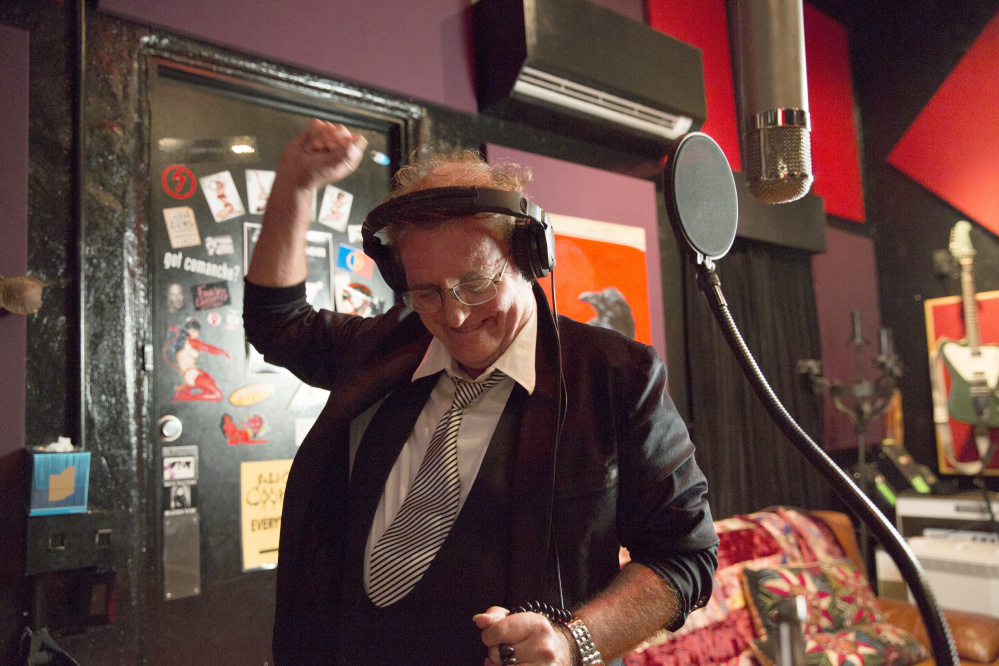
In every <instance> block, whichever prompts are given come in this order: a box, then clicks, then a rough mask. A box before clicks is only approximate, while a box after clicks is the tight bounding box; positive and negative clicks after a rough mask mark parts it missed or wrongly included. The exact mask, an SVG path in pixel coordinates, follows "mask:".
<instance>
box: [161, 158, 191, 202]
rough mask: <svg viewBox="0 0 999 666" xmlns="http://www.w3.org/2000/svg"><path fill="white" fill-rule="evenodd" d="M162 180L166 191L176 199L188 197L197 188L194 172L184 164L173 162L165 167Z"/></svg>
mask: <svg viewBox="0 0 999 666" xmlns="http://www.w3.org/2000/svg"><path fill="white" fill-rule="evenodd" d="M160 181H161V182H162V183H163V189H164V190H166V193H167V194H169V195H170V196H172V197H173V198H174V199H187V198H188V197H190V196H191V195H192V194H194V190H195V189H197V183H196V181H195V180H194V174H193V173H191V170H190V169H188V168H187V167H186V166H184V165H182V164H173V165H171V166H168V167H167V168H166V169H164V170H163V177H162V178H161V179H160Z"/></svg>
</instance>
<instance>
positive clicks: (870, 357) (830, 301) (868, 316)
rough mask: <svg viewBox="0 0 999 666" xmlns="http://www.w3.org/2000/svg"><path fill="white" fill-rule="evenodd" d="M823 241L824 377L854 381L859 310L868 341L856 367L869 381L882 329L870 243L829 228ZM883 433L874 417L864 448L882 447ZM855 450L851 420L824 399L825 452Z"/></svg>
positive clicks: (818, 278) (818, 287)
mask: <svg viewBox="0 0 999 666" xmlns="http://www.w3.org/2000/svg"><path fill="white" fill-rule="evenodd" d="M826 242H827V246H828V249H827V251H826V253H825V254H820V255H816V256H815V257H814V258H813V259H812V275H813V279H814V282H815V300H816V307H817V308H818V313H819V331H820V335H821V339H822V361H823V374H824V375H825V376H826V377H827V378H829V379H836V380H838V381H839V382H840V383H841V384H844V385H849V384H852V383H853V381H854V380H855V379H856V375H857V369H856V368H857V361H856V358H857V357H856V347H853V346H850V345H847V340H849V339H851V337H852V334H853V311H854V310H860V322H861V326H862V328H863V331H864V335H865V336H866V337H867V338H868V339H869V340H870V341H871V342H870V344H868V345H867V346H866V347H862V348H861V353H860V358H861V361H860V369H861V372H862V373H863V376H864V378H866V379H869V380H873V379H875V378H876V377H877V376H878V372H879V371H878V369H877V367H876V366H875V363H874V359H875V357H876V356H877V355H878V353H879V352H880V347H879V341H880V331H881V308H880V306H879V305H878V278H877V271H876V269H875V260H874V242H873V241H872V240H870V239H869V238H864V237H863V236H857V235H854V234H851V233H848V232H845V231H840V230H838V229H834V228H832V227H829V228H828V229H826ZM848 404H851V403H849V402H848ZM882 432H883V428H882V423H881V419H874V420H873V421H872V422H871V423H870V424H869V426H868V428H867V446H868V447H870V446H872V445H874V444H877V443H880V441H881V436H882ZM856 446H857V434H856V430H855V429H854V426H853V424H852V423H851V422H850V420H849V417H848V416H847V415H846V414H843V413H841V412H839V411H837V410H836V408H835V407H833V405H832V402H831V401H830V400H829V399H828V398H826V410H825V442H824V443H823V448H825V449H826V450H832V449H841V448H850V447H856Z"/></svg>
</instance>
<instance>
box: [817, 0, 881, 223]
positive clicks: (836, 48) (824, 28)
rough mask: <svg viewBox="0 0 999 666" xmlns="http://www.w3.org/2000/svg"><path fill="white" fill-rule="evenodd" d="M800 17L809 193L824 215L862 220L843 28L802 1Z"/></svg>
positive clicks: (848, 65)
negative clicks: (809, 145)
mask: <svg viewBox="0 0 999 666" xmlns="http://www.w3.org/2000/svg"><path fill="white" fill-rule="evenodd" d="M804 18H805V66H806V69H807V72H808V109H809V112H810V114H811V117H812V171H813V173H814V174H815V183H814V184H813V185H812V194H815V195H817V196H820V197H822V198H823V200H824V202H825V208H826V213H828V214H829V215H835V216H837V217H842V218H846V219H848V220H853V221H854V222H863V221H864V220H865V219H866V217H865V216H864V189H863V185H862V184H861V180H860V155H859V151H858V149H857V127H856V123H855V122H854V115H853V84H852V83H851V74H850V49H849V44H848V40H847V34H846V28H844V27H843V25H842V24H840V23H839V22H837V21H835V20H833V19H831V18H829V17H828V16H826V15H825V14H823V13H822V12H820V11H819V10H817V9H815V8H813V7H812V6H811V5H809V4H808V3H807V2H806V3H805V4H804Z"/></svg>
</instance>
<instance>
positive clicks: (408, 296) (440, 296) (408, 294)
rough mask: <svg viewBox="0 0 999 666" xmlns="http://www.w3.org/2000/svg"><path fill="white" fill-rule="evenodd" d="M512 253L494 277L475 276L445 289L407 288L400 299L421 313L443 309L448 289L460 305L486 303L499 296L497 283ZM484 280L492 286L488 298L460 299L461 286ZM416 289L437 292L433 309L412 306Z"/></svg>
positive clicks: (469, 305)
mask: <svg viewBox="0 0 999 666" xmlns="http://www.w3.org/2000/svg"><path fill="white" fill-rule="evenodd" d="M512 255H513V253H512V252H510V253H508V254H507V255H506V259H504V260H503V267H502V268H500V270H499V273H498V274H497V276H496V277H485V278H476V279H474V280H467V281H465V282H459V283H458V284H456V285H454V286H453V287H448V288H447V289H441V288H440V287H424V288H422V289H407V290H406V291H404V292H402V300H403V302H404V303H405V304H406V307H408V308H409V309H410V310H412V311H414V312H420V313H423V314H433V313H434V312H440V311H441V310H443V309H444V294H445V293H446V292H448V291H450V292H451V293H452V294H454V298H455V300H457V301H458V302H459V303H461V304H462V305H467V306H468V307H475V306H476V305H484V304H485V303H488V302H489V301H492V300H495V299H496V297H497V296H499V285H500V284H502V283H503V274H504V273H506V267H507V266H509V265H510V257H511V256H512ZM486 281H488V282H489V283H490V284H492V286H493V295H492V296H490V297H489V298H487V299H486V300H484V301H479V302H478V303H466V302H465V301H463V300H461V296H459V295H458V290H459V289H460V288H461V287H464V286H467V285H470V284H473V283H475V282H483V283H485V282H486ZM418 291H419V292H433V293H435V294H437V302H438V303H439V305H438V306H437V307H436V308H434V309H433V310H417V309H416V308H415V307H413V296H412V294H413V292H418Z"/></svg>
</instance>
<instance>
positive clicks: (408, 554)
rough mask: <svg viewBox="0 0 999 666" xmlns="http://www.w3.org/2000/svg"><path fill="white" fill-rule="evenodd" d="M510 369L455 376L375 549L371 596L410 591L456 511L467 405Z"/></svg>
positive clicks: (381, 600) (384, 602)
mask: <svg viewBox="0 0 999 666" xmlns="http://www.w3.org/2000/svg"><path fill="white" fill-rule="evenodd" d="M505 377H506V375H505V374H503V373H502V372H500V371H499V370H495V371H493V373H492V374H491V375H489V377H488V378H486V380H485V381H482V382H466V381H464V380H462V379H458V378H457V377H453V376H452V377H451V379H452V380H453V381H454V400H453V401H452V403H451V407H450V408H449V409H448V411H447V413H446V414H445V415H444V417H443V418H442V419H441V421H440V423H439V424H438V425H437V430H435V431H434V436H433V438H432V439H431V440H430V446H429V447H427V453H426V455H425V456H424V457H423V462H421V463H420V469H419V471H417V473H416V479H415V480H414V481H413V486H412V487H411V488H410V489H409V493H408V494H407V495H406V499H405V501H403V503H402V507H400V509H399V513H397V514H396V516H395V518H393V519H392V523H391V524H390V525H389V527H388V529H387V530H385V533H384V534H382V536H381V538H379V539H378V543H376V544H375V547H374V548H373V549H372V550H371V566H370V569H369V572H368V573H369V585H368V596H369V597H370V598H371V601H372V602H373V603H374V604H375V605H376V606H380V607H384V606H388V605H389V604H393V603H395V602H396V601H398V600H399V599H402V598H403V597H404V596H406V595H407V594H409V592H410V590H412V589H413V587H415V586H416V584H417V583H418V582H419V581H420V579H421V578H422V577H423V574H424V573H425V572H426V570H427V568H428V567H429V566H430V563H431V562H432V561H433V559H434V556H435V555H436V554H437V551H438V550H440V547H441V545H442V544H443V543H444V539H446V538H447V534H448V532H449V531H450V529H451V525H452V524H454V520H455V518H456V517H457V516H458V499H459V497H460V495H461V482H460V480H459V478H458V428H459V427H460V426H461V416H462V414H463V413H464V411H465V408H466V407H468V405H469V404H470V403H471V402H472V401H473V400H475V399H476V398H477V397H479V396H480V395H481V394H482V393H483V392H485V391H487V390H489V389H490V388H492V387H493V386H495V385H496V384H497V383H498V382H499V381H500V380H502V379H503V378H505Z"/></svg>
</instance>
